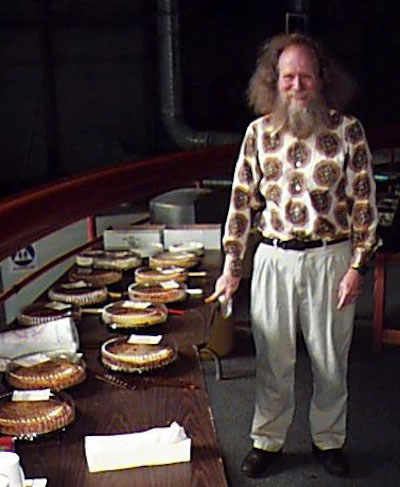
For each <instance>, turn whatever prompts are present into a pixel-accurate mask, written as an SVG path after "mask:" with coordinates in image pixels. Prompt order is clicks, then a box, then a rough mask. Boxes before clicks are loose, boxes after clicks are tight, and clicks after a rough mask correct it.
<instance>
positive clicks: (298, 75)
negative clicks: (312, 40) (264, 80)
mask: <svg viewBox="0 0 400 487" xmlns="http://www.w3.org/2000/svg"><path fill="white" fill-rule="evenodd" d="M278 68H279V78H278V91H279V94H280V97H281V99H282V100H284V101H286V102H288V105H289V107H291V108H307V106H308V105H309V103H310V101H311V100H312V99H313V98H314V97H315V95H316V94H317V93H318V91H319V85H320V82H319V76H318V61H317V58H316V55H315V53H314V51H313V50H312V49H311V48H310V47H308V46H302V45H293V46H288V47H287V48H286V49H285V50H284V51H283V52H282V54H281V55H280V57H279V62H278Z"/></svg>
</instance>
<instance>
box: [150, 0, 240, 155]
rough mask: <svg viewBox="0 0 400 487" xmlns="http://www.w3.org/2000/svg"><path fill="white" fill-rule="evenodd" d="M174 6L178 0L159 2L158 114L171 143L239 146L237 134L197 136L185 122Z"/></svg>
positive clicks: (176, 9) (175, 9)
mask: <svg viewBox="0 0 400 487" xmlns="http://www.w3.org/2000/svg"><path fill="white" fill-rule="evenodd" d="M177 5H178V1H177V0H158V32H159V46H160V51H159V52H160V85H161V86H160V90H161V113H162V117H163V121H164V124H165V127H166V128H167V130H168V132H169V134H170V136H171V138H172V139H173V140H174V142H176V143H177V144H178V145H179V146H180V147H183V148H184V149H198V148H200V147H205V146H208V145H224V144H232V143H235V142H238V141H239V140H240V136H239V135H238V134H231V133H224V132H197V131H195V130H193V129H192V128H190V127H189V126H188V125H187V123H186V122H185V120H184V116H183V103H182V82H181V72H180V62H179V19H178V7H177Z"/></svg>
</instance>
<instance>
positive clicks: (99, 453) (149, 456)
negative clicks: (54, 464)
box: [85, 422, 191, 472]
mask: <svg viewBox="0 0 400 487" xmlns="http://www.w3.org/2000/svg"><path fill="white" fill-rule="evenodd" d="M190 449H191V439H190V438H188V437H187V435H186V433H185V430H184V428H183V427H182V426H180V425H179V424H178V423H176V422H173V423H171V425H170V426H168V427H166V428H152V429H149V430H147V431H141V432H139V433H128V434H122V435H110V436H86V437H85V453H86V461H87V464H88V467H89V472H101V471H104V470H119V469H123V468H134V467H142V466H150V465H166V464H170V463H181V462H190Z"/></svg>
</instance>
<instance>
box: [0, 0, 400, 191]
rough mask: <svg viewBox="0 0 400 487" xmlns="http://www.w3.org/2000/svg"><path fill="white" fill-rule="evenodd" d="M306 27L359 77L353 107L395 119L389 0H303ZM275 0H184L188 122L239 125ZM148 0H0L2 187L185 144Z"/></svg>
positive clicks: (280, 17)
mask: <svg viewBox="0 0 400 487" xmlns="http://www.w3.org/2000/svg"><path fill="white" fill-rule="evenodd" d="M303 3H308V5H309V32H310V34H312V35H315V36H317V37H319V38H320V39H321V40H323V41H324V42H325V43H326V44H327V46H328V47H329V48H330V49H331V50H332V51H333V52H334V53H336V54H337V55H338V56H339V57H340V58H341V59H342V60H343V62H344V64H345V65H347V67H348V68H349V70H350V71H351V72H352V73H353V74H354V75H355V77H356V79H357V80H358V82H359V84H360V85H361V87H362V91H361V97H360V99H359V100H358V103H357V104H356V105H355V115H357V116H359V117H360V118H361V120H362V122H363V124H364V125H365V127H366V128H367V129H368V127H377V126H385V127H387V130H395V127H396V126H400V120H399V119H400V110H399V109H400V96H399V77H398V68H397V65H398V62H399V58H400V41H399V37H400V36H399V27H400V22H399V16H398V13H397V12H396V11H394V10H393V7H392V6H391V3H389V2H387V1H380V2H375V1H371V2H368V1H365V0H363V1H362V0H356V1H351V0H346V1H345V0H329V1H322V0H309V2H303ZM296 4H298V2H296V1H294V2H285V1H283V0H248V1H237V2H235V1H233V0H181V1H180V2H179V14H180V60H181V68H182V75H183V108H184V116H185V120H186V122H187V124H188V125H189V126H190V127H191V128H193V129H194V130H213V131H225V132H237V133H243V131H244V130H245V128H246V126H247V124H248V123H249V121H250V120H251V119H252V118H253V115H252V114H251V112H250V111H249V110H248V109H247V107H246V100H245V95H244V92H245V90H246V85H247V82H248V79H249V77H250V76H251V73H252V71H253V69H254V66H255V59H256V54H257V50H258V48H259V46H260V44H261V43H262V42H263V40H264V39H266V38H267V37H270V36H272V35H275V34H277V33H280V32H283V31H284V28H285V13H286V12H287V11H293V9H295V8H296ZM158 73H159V56H158V31H157V1H156V0H79V1H78V0H2V1H1V2H0V144H1V159H0V161H1V162H0V165H1V166H0V167H1V178H0V191H1V196H5V195H10V194H13V193H16V192H18V191H20V190H23V189H26V188H29V187H32V186H35V185H37V184H42V183H46V182H49V181H52V180H55V179H56V178H59V177H63V176H69V175H72V174H76V173H78V172H82V171H86V170H90V169H95V168H99V167H102V166H106V165H110V164H114V163H118V162H124V161H132V160H136V159H141V158H143V157H147V156H151V155H157V154H163V153H167V152H171V151H176V150H182V149H181V148H179V147H178V146H177V145H176V144H175V143H174V142H173V141H172V140H171V138H170V136H169V135H168V133H167V131H166V130H165V128H164V126H163V122H162V120H161V115H160V110H159V106H160V103H159V102H160V100H159V74H158Z"/></svg>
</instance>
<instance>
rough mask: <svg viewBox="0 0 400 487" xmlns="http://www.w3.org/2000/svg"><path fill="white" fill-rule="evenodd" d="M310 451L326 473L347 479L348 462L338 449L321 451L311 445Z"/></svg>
mask: <svg viewBox="0 0 400 487" xmlns="http://www.w3.org/2000/svg"><path fill="white" fill-rule="evenodd" d="M312 451H313V455H314V456H315V457H316V458H317V459H318V460H319V462H320V463H321V465H322V466H323V467H324V469H325V471H326V472H328V473H330V474H331V475H335V476H336V477H347V475H348V474H349V470H350V467H349V462H348V461H347V458H346V457H345V455H344V453H343V451H342V450H341V449H340V448H331V449H329V450H321V449H320V448H318V447H317V446H315V445H313V446H312Z"/></svg>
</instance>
